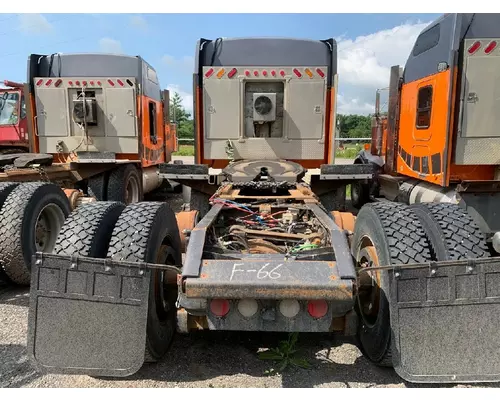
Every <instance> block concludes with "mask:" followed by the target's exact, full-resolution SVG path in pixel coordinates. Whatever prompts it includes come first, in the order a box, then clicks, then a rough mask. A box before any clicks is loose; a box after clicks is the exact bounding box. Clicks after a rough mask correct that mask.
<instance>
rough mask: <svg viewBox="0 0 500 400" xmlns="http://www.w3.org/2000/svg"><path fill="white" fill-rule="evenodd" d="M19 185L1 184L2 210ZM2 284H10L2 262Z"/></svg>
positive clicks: (0, 203) (0, 280)
mask: <svg viewBox="0 0 500 400" xmlns="http://www.w3.org/2000/svg"><path fill="white" fill-rule="evenodd" d="M18 185H19V183H17V182H1V183H0V210H1V209H2V207H3V203H4V202H5V200H6V199H7V196H8V195H9V194H10V192H12V191H13V190H14V189H15V188H16V187H17V186H18ZM0 282H6V283H8V282H10V279H9V277H8V276H7V274H6V273H5V271H4V270H3V267H2V262H1V261H0Z"/></svg>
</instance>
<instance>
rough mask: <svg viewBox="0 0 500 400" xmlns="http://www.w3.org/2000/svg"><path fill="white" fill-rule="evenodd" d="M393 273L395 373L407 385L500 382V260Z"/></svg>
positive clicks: (434, 266)
mask: <svg viewBox="0 0 500 400" xmlns="http://www.w3.org/2000/svg"><path fill="white" fill-rule="evenodd" d="M474 261H475V262H471V261H453V262H440V263H435V264H431V266H429V267H424V268H408V269H407V268H400V269H394V270H390V272H389V274H390V278H391V279H390V280H391V295H390V296H391V302H390V303H391V306H390V307H391V310H390V311H391V329H392V335H393V340H392V357H393V365H394V369H395V370H396V372H397V373H398V375H400V376H401V377H402V378H403V379H405V380H407V381H409V382H416V383H418V382H426V383H458V382H463V383H466V382H497V381H500V358H499V357H498V351H499V350H498V349H500V334H499V332H498V327H500V261H499V260H498V259H486V260H474Z"/></svg>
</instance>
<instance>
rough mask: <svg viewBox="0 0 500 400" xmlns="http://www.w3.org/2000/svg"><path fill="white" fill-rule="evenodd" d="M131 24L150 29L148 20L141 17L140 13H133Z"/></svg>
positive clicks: (143, 29) (142, 28) (138, 27)
mask: <svg viewBox="0 0 500 400" xmlns="http://www.w3.org/2000/svg"><path fill="white" fill-rule="evenodd" d="M130 25H132V26H133V27H134V28H137V29H139V30H141V31H147V30H148V23H147V21H146V20H145V19H144V18H143V17H141V16H140V15H133V16H131V17H130Z"/></svg>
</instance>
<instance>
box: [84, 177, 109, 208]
mask: <svg viewBox="0 0 500 400" xmlns="http://www.w3.org/2000/svg"><path fill="white" fill-rule="evenodd" d="M108 179H109V174H108V173H107V172H103V173H102V174H98V175H95V176H92V177H90V178H89V179H88V183H87V187H88V194H89V196H92V197H95V198H96V199H97V201H106V200H107V195H108V194H107V190H108Z"/></svg>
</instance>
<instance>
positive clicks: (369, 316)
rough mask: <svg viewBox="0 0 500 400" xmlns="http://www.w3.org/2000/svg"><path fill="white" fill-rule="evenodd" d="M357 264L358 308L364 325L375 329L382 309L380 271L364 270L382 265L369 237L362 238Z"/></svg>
mask: <svg viewBox="0 0 500 400" xmlns="http://www.w3.org/2000/svg"><path fill="white" fill-rule="evenodd" d="M356 264H357V268H358V272H359V290H358V296H357V300H358V308H359V311H360V314H361V319H362V320H363V323H364V324H365V325H366V326H368V327H373V326H374V325H375V323H376V322H377V319H378V316H379V309H380V271H369V272H368V271H366V272H363V269H364V268H367V267H376V266H379V265H380V264H379V258H378V254H377V250H376V248H375V246H374V245H373V242H372V240H371V239H370V238H369V237H368V236H364V237H363V238H362V240H361V244H360V246H359V248H358V249H357V254H356Z"/></svg>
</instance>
